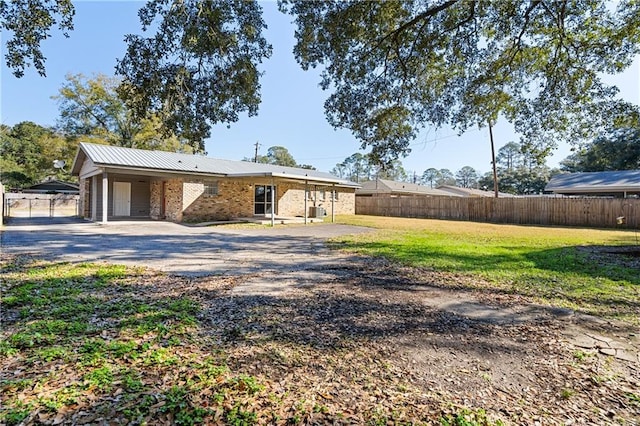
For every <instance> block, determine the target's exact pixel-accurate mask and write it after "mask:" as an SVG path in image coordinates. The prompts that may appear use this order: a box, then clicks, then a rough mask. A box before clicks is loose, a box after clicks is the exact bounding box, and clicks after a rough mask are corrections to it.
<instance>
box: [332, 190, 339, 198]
mask: <svg viewBox="0 0 640 426" xmlns="http://www.w3.org/2000/svg"><path fill="white" fill-rule="evenodd" d="M333 194H334V195H333V199H334V200H335V201H338V191H336V190H335V189H334V190H333Z"/></svg>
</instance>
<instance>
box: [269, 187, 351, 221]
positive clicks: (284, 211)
mask: <svg viewBox="0 0 640 426" xmlns="http://www.w3.org/2000/svg"><path fill="white" fill-rule="evenodd" d="M308 189H309V194H308V198H307V209H309V207H322V208H324V209H325V210H326V212H327V216H331V208H332V206H331V191H332V190H333V189H334V188H332V187H331V186H321V185H308ZM277 190H278V194H277V197H278V214H279V215H281V216H304V196H305V185H304V184H297V183H282V184H280V185H279V186H278V188H277ZM335 191H336V193H337V198H338V199H337V200H335V203H334V205H333V208H334V212H335V214H355V201H356V197H355V190H354V189H349V188H335ZM308 214H309V211H307V215H308Z"/></svg>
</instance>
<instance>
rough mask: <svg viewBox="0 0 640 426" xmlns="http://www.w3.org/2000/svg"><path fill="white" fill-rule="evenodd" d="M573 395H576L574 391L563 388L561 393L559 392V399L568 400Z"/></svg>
mask: <svg viewBox="0 0 640 426" xmlns="http://www.w3.org/2000/svg"><path fill="white" fill-rule="evenodd" d="M575 393H576V391H574V390H573V389H569V388H564V389H562V391H560V397H561V398H562V399H569V398H571V397H572V396H573V395H575Z"/></svg>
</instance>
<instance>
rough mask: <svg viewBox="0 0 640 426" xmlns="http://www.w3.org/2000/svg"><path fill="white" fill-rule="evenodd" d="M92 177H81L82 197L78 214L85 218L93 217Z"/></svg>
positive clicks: (79, 201)
mask: <svg viewBox="0 0 640 426" xmlns="http://www.w3.org/2000/svg"><path fill="white" fill-rule="evenodd" d="M90 197H91V178H89V179H80V198H79V200H78V203H79V206H78V214H79V215H80V217H83V218H85V219H88V218H91V201H90V200H91V198H90Z"/></svg>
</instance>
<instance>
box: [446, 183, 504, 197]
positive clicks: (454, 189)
mask: <svg viewBox="0 0 640 426" xmlns="http://www.w3.org/2000/svg"><path fill="white" fill-rule="evenodd" d="M438 189H439V190H440V191H444V192H448V193H449V194H450V195H457V196H459V197H495V193H494V192H493V191H483V190H481V189H473V188H461V187H459V186H451V185H440V186H438ZM498 197H499V198H513V197H515V195H513V194H507V193H506V192H498Z"/></svg>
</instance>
